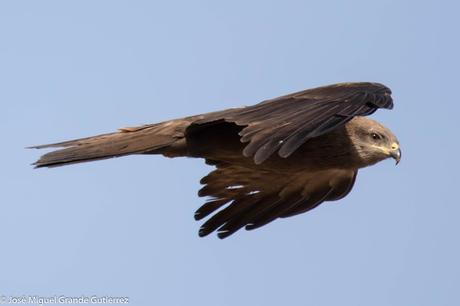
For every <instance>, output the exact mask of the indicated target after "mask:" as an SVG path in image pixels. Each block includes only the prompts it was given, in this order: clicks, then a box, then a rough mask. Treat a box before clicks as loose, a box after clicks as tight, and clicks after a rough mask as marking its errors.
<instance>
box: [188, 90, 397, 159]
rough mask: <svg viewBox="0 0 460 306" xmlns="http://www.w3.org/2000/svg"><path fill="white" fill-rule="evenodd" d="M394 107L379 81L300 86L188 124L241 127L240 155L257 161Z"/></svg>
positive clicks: (286, 151)
mask: <svg viewBox="0 0 460 306" xmlns="http://www.w3.org/2000/svg"><path fill="white" fill-rule="evenodd" d="M378 108H387V109H391V108H393V100H392V98H391V91H390V89H389V88H388V87H386V86H384V85H382V84H378V83H341V84H335V85H329V86H324V87H318V88H313V89H308V90H304V91H301V92H297V93H293V94H290V95H286V96H282V97H279V98H275V99H272V100H267V101H263V102H261V103H259V104H256V105H253V106H248V107H244V108H239V109H229V110H226V111H221V112H215V113H210V114H205V115H203V116H202V118H201V119H200V120H197V121H195V122H194V123H193V124H192V126H191V127H193V126H194V125H200V124H209V123H212V122H214V121H222V120H224V121H227V122H234V123H235V124H237V125H240V126H245V128H243V129H242V130H241V132H240V136H241V141H242V142H248V144H247V145H246V147H245V149H244V151H243V154H244V156H246V157H253V158H254V161H255V163H256V164H260V163H262V162H263V161H264V160H266V159H267V158H268V157H270V155H272V154H273V153H274V152H276V151H278V154H279V156H281V157H288V156H289V155H291V154H292V153H293V152H294V151H295V150H296V149H297V148H299V147H300V146H301V145H302V144H304V143H305V142H306V141H307V140H308V139H310V138H313V137H316V136H319V135H322V134H325V133H327V132H329V131H331V130H332V129H334V128H336V127H337V126H339V125H342V124H345V123H346V122H348V121H349V120H351V119H352V118H353V117H354V116H367V115H370V114H372V113H374V112H375V111H376V110H377V109H378Z"/></svg>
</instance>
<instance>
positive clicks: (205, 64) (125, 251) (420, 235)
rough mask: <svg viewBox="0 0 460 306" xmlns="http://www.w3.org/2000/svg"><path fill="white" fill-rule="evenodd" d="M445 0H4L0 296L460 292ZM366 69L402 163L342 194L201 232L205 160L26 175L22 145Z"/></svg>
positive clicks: (453, 84) (414, 296) (356, 296)
mask: <svg viewBox="0 0 460 306" xmlns="http://www.w3.org/2000/svg"><path fill="white" fill-rule="evenodd" d="M459 10H460V7H459V5H458V4H457V3H456V2H455V1H276V2H275V1H226V2H224V1H162V3H160V2H158V3H155V2H153V1H2V2H1V3H0V84H1V85H0V88H1V90H0V103H1V113H0V119H1V120H0V130H1V131H2V150H1V161H2V170H1V173H0V185H1V193H0V216H1V222H0V241H1V244H2V251H1V255H0V294H13V295H22V294H40V295H53V294H64V295H70V296H79V295H81V294H86V295H91V294H99V295H113V296H129V297H130V298H131V304H132V305H203V306H204V305H232V306H233V305H263V306H269V305H283V304H284V305H315V306H323V305H350V306H360V305H363V306H368V305H373V306H380V305H382V306H383V305H402V306H407V305H417V306H424V305H427V306H428V305H429V306H433V305H436V306H440V305H460V293H459V290H460V264H459V258H460V247H459V234H460V222H459V219H460V203H459V196H458V190H459V185H458V183H459V177H458V173H459V170H460V167H459V162H458V158H459V152H460V144H459V131H460V130H459V122H458V121H459V116H458V114H459V112H460V106H459V104H460V102H459V94H458V88H459V86H460V84H459V81H460V78H459V68H460V67H459V54H460V48H459V29H460V23H459V21H458V12H459ZM343 81H377V82H382V83H384V84H386V85H387V86H389V87H391V89H392V90H393V96H394V100H395V108H394V110H393V111H379V112H377V113H376V114H375V115H374V116H373V118H376V119H377V120H379V121H381V122H383V123H384V124H385V125H387V126H388V127H390V128H391V129H392V130H393V131H394V132H395V133H396V134H397V135H398V137H399V140H400V142H401V145H402V150H403V160H402V162H401V163H400V165H399V166H397V167H395V166H394V163H393V162H390V161H386V162H382V163H380V164H379V165H377V166H375V167H371V168H368V169H364V170H363V171H360V173H359V175H358V180H357V183H356V185H355V187H354V189H353V191H352V192H351V194H350V195H349V196H348V197H346V198H345V199H343V200H341V201H339V202H330V203H326V204H323V205H322V206H320V207H319V208H318V209H316V210H314V211H312V212H311V213H309V214H304V215H301V216H298V217H294V218H289V219H284V220H281V221H276V222H274V223H272V224H270V225H269V226H266V227H263V228H261V229H259V230H257V231H252V232H245V231H242V232H239V233H237V234H236V235H234V236H232V237H231V238H229V239H227V240H224V241H221V240H219V239H217V238H216V237H215V236H210V237H207V238H204V239H202V238H199V237H198V235H197V231H198V228H199V223H198V222H195V221H194V220H193V213H194V211H195V209H196V208H198V207H199V205H200V204H201V203H202V202H203V199H200V198H198V197H197V195H196V192H197V190H198V188H199V179H200V178H201V177H202V176H204V175H205V174H206V173H207V172H208V171H209V170H210V169H211V168H210V167H207V166H205V165H204V163H203V162H202V161H201V160H191V159H174V160H171V159H165V158H162V157H160V156H133V157H127V158H121V159H112V160H108V161H101V162H97V163H90V164H82V165H75V166H71V167H65V168H59V169H42V170H33V169H32V168H31V167H30V166H29V164H30V163H32V162H33V161H35V159H36V158H37V157H38V156H39V154H40V153H42V152H38V151H33V150H24V149H23V148H24V147H25V146H28V145H33V144H41V143H49V142H54V141H60V140H66V139H70V138H76V137H83V136H90V135H93V134H97V133H103V132H109V131H112V130H115V129H116V128H118V127H122V126H131V125H136V124H143V123H152V122H156V121H162V120H165V119H170V118H175V117H182V116H185V115H191V114H197V113H202V112H208V111H212V110H218V109H223V108H228V107H234V106H241V105H248V104H253V103H256V102H259V101H261V100H263V99H267V98H272V97H276V96H279V95H282V94H286V93H289V92H292V91H297V90H301V89H304V88H308V87H314V86H317V85H324V84H329V83H335V82H343Z"/></svg>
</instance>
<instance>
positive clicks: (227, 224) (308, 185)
mask: <svg viewBox="0 0 460 306" xmlns="http://www.w3.org/2000/svg"><path fill="white" fill-rule="evenodd" d="M208 163H211V164H213V163H212V161H208ZM214 164H215V165H216V166H217V169H216V170H214V171H212V172H211V173H209V174H208V175H207V176H205V177H204V178H203V179H202V180H201V183H202V184H204V185H205V186H204V187H203V188H202V189H201V190H200V191H199V196H209V197H211V198H210V200H209V201H208V202H206V203H205V204H204V205H202V206H201V207H200V208H199V209H198V210H197V211H196V213H195V219H196V220H201V219H203V218H205V217H208V216H209V215H211V214H212V216H211V217H210V218H209V219H208V220H207V221H206V222H205V223H204V224H203V225H202V226H201V228H200V231H199V235H200V236H206V235H208V234H210V233H212V232H213V231H216V230H217V231H218V236H219V238H226V237H228V236H230V235H231V234H233V233H235V232H236V231H237V230H239V229H241V228H243V227H245V228H246V229H247V230H251V229H255V228H258V227H261V226H263V225H265V224H267V223H269V222H271V221H273V220H275V219H277V218H279V217H289V216H293V215H296V214H300V213H303V212H306V211H309V210H311V209H313V208H315V207H317V206H318V205H319V204H321V203H322V202H324V201H333V200H337V199H340V198H342V197H344V196H345V195H346V194H348V192H349V191H350V190H351V188H352V186H353V183H354V180H355V177H356V171H353V170H343V169H332V170H324V171H319V172H314V173H308V174H305V173H297V174H295V173H289V174H287V173H277V172H274V171H271V170H261V169H258V170H257V171H255V170H254V169H250V168H245V167H241V166H237V165H231V164H227V163H220V162H216V163H214Z"/></svg>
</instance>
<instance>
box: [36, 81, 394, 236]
mask: <svg viewBox="0 0 460 306" xmlns="http://www.w3.org/2000/svg"><path fill="white" fill-rule="evenodd" d="M390 93H391V92H390V91H389V89H388V88H386V87H385V86H383V85H380V84H376V83H345V84H337V85H331V86H326V87H320V88H316V89H311V90H307V91H303V92H299V93H295V94H292V95H288V96H284V97H280V98H277V99H274V100H269V101H265V102H262V103H260V104H257V105H254V106H250V107H246V108H238V109H229V110H224V111H220V112H214V113H208V114H203V115H197V116H191V117H186V118H181V119H175V120H170V121H166V122H162V123H157V124H151V125H145V126H141V127H133V128H122V129H120V130H119V131H118V132H116V133H111V134H105V135H100V136H94V137H89V138H84V139H79V140H74V141H68V142H63V143H58V144H53V145H45V146H38V147H37V148H43V147H64V149H61V150H57V151H54V152H50V153H48V154H45V155H44V156H43V157H42V158H41V159H40V160H39V161H37V163H36V166H37V167H44V166H46V167H53V166H61V165H65V164H69V163H76V162H84V161H91V160H98V159H104V158H110V157H116V156H123V155H128V154H163V155H165V156H168V157H181V156H186V157H196V158H204V159H205V160H206V162H207V163H208V164H211V165H214V166H216V168H217V169H216V170H214V171H212V172H211V173H210V174H208V175H207V176H206V177H204V178H203V179H202V180H201V183H203V184H204V185H205V186H204V187H203V188H202V189H201V190H200V191H199V195H200V196H210V197H211V199H210V201H208V202H207V203H205V204H204V205H203V206H202V207H201V208H200V209H198V210H197V212H196V214H195V218H196V219H198V220H199V219H202V218H204V217H206V216H208V215H210V214H211V213H214V212H216V211H217V212H216V213H215V214H214V215H213V216H212V217H211V218H209V219H208V220H207V221H206V222H205V223H204V225H203V226H202V227H201V228H200V235H201V236H204V235H207V234H209V233H211V232H212V231H214V230H219V237H221V238H225V237H227V236H229V235H231V234H232V233H234V232H235V231H237V230H238V229H240V228H241V227H246V229H253V228H257V227H260V226H262V225H264V224H266V223H268V222H270V221H272V220H274V219H276V218H279V217H289V216H292V215H296V214H299V213H303V212H305V211H308V210H310V209H312V208H314V207H316V206H318V205H319V204H321V203H322V202H324V201H333V200H337V199H340V198H343V197H344V196H346V195H347V194H348V192H349V191H350V190H351V188H352V186H353V184H354V181H355V179H356V174H357V171H358V169H359V168H363V167H366V166H369V165H372V164H375V163H376V162H378V161H380V160H383V159H385V158H388V157H394V158H395V159H397V161H399V158H400V151H399V144H398V141H397V139H396V137H395V136H394V135H393V134H392V133H391V132H390V131H389V130H388V129H386V128H385V127H384V126H382V125H381V124H379V123H378V122H375V121H373V120H371V119H368V118H366V117H363V116H362V115H367V114H370V113H372V112H374V111H375V110H376V109H377V108H378V107H385V108H391V107H392V100H391V97H390ZM227 204H229V205H227ZM225 205H227V206H226V207H224V206H225ZM219 209H220V210H219Z"/></svg>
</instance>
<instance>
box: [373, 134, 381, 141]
mask: <svg viewBox="0 0 460 306" xmlns="http://www.w3.org/2000/svg"><path fill="white" fill-rule="evenodd" d="M371 137H372V139H374V140H380V139H382V136H380V135H379V134H377V133H372V134H371Z"/></svg>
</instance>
